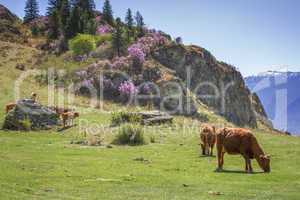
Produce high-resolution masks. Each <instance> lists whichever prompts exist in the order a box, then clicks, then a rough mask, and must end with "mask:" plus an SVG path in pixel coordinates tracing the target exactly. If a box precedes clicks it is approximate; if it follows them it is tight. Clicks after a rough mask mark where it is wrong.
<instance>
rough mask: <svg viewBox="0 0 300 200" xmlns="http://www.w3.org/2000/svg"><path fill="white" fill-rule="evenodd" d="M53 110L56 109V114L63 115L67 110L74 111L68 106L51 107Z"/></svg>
mask: <svg viewBox="0 0 300 200" xmlns="http://www.w3.org/2000/svg"><path fill="white" fill-rule="evenodd" d="M51 109H52V110H54V111H55V112H56V114H58V115H62V114H63V113H67V112H72V111H73V110H72V109H68V108H60V107H58V106H55V107H51Z"/></svg>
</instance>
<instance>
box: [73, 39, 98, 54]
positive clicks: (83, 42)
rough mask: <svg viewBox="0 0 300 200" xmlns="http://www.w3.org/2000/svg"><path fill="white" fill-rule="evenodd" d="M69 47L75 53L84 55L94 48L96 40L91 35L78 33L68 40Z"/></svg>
mask: <svg viewBox="0 0 300 200" xmlns="http://www.w3.org/2000/svg"><path fill="white" fill-rule="evenodd" d="M69 47H70V49H71V50H72V51H73V53H74V54H75V55H86V54H89V53H90V52H91V51H94V50H95V49H96V40H95V37H94V36H93V35H88V34H79V35H77V36H76V37H75V38H73V39H72V40H70V41H69Z"/></svg>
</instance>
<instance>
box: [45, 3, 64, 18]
mask: <svg viewBox="0 0 300 200" xmlns="http://www.w3.org/2000/svg"><path fill="white" fill-rule="evenodd" d="M60 7H61V0H49V1H48V7H47V15H48V16H51V15H52V14H53V12H54V11H55V10H57V9H58V10H59V9H60Z"/></svg>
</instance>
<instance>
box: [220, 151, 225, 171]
mask: <svg viewBox="0 0 300 200" xmlns="http://www.w3.org/2000/svg"><path fill="white" fill-rule="evenodd" d="M224 155H225V152H222V154H221V158H222V159H221V165H222V168H223V165H224Z"/></svg>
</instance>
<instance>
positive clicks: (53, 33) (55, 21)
mask: <svg viewBox="0 0 300 200" xmlns="http://www.w3.org/2000/svg"><path fill="white" fill-rule="evenodd" d="M59 27H60V25H59V12H58V10H56V9H55V10H53V11H52V13H51V15H50V16H49V31H48V38H49V39H51V40H52V39H57V38H58V37H59V35H60V30H59Z"/></svg>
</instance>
